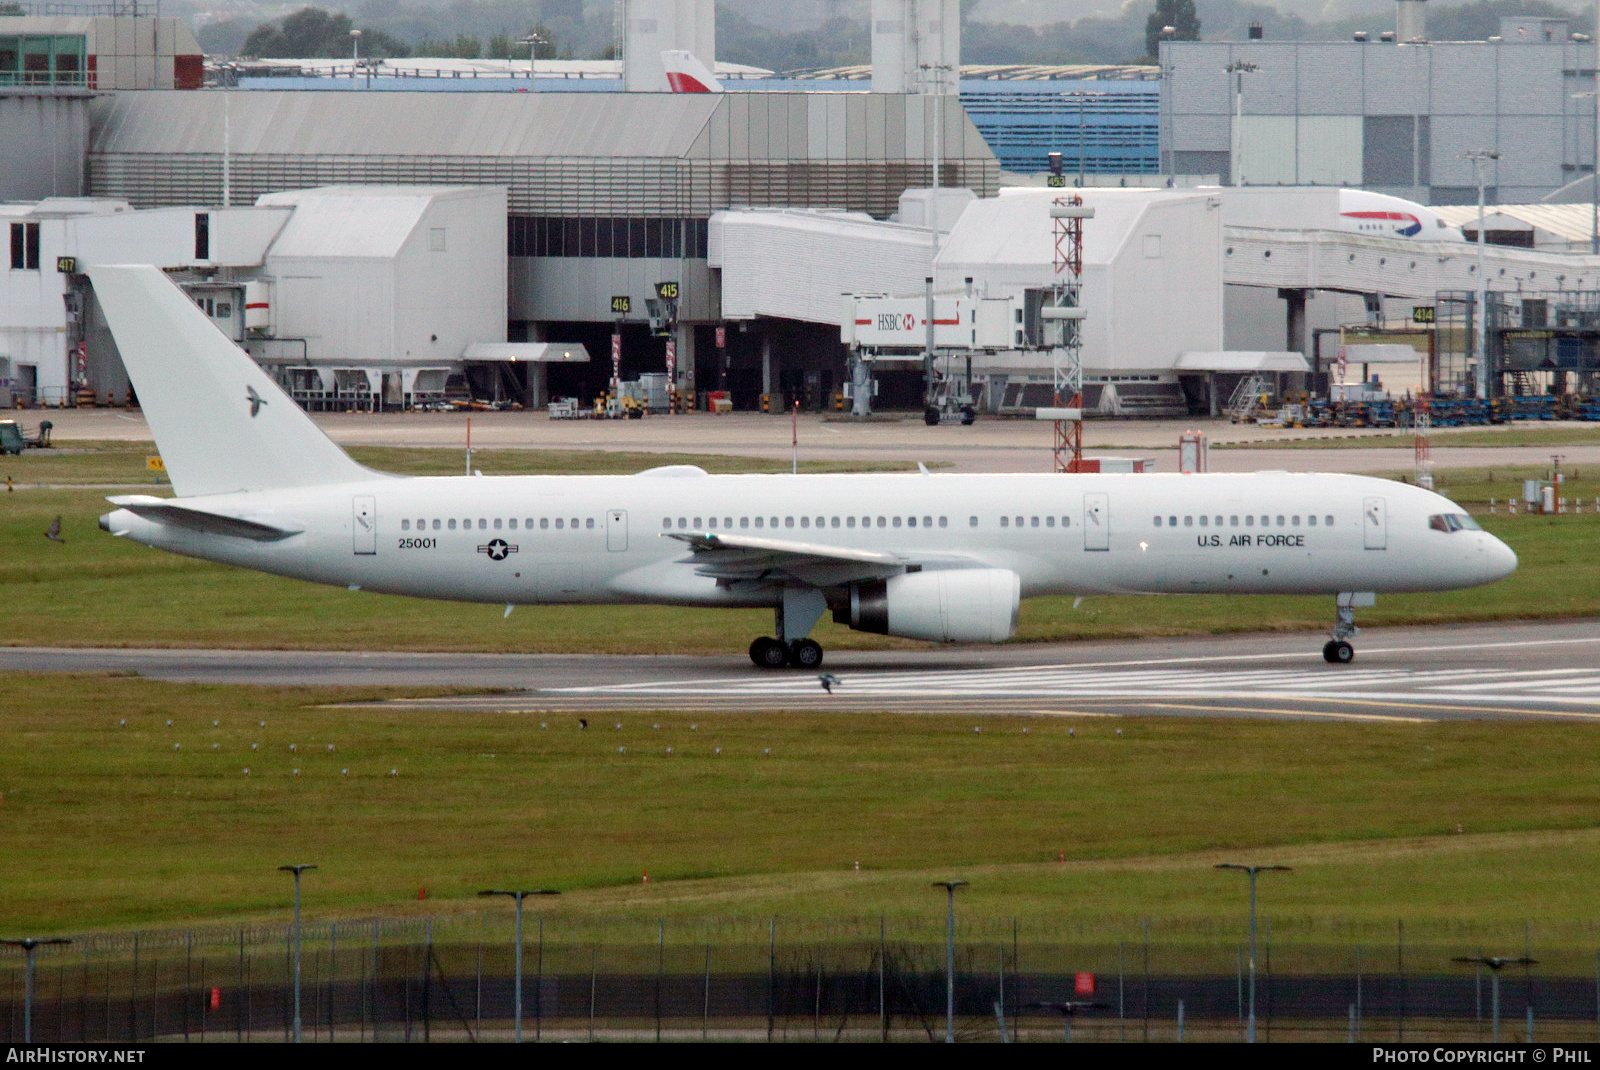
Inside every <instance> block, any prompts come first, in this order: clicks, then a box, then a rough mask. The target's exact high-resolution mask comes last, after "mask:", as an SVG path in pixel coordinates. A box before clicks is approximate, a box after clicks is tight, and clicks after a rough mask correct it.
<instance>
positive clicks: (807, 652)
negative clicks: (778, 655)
mask: <svg viewBox="0 0 1600 1070" xmlns="http://www.w3.org/2000/svg"><path fill="white" fill-rule="evenodd" d="M789 664H790V665H793V666H794V667H795V668H797V669H815V668H816V667H817V666H819V665H821V664H822V644H821V643H818V642H817V641H816V640H814V639H796V640H795V641H794V642H793V643H790V644H789Z"/></svg>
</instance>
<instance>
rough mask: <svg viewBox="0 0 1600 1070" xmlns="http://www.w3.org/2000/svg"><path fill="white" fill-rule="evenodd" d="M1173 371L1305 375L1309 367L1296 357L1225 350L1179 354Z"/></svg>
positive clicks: (1269, 352) (1276, 352) (1275, 353)
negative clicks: (1299, 373)
mask: <svg viewBox="0 0 1600 1070" xmlns="http://www.w3.org/2000/svg"><path fill="white" fill-rule="evenodd" d="M1175 368H1176V370H1178V371H1180V372H1308V371H1310V370H1311V365H1309V364H1307V363H1306V358H1305V357H1304V356H1302V355H1301V354H1299V353H1289V352H1283V351H1279V350H1257V349H1229V350H1218V351H1215V352H1206V353H1202V352H1188V353H1182V354H1179V356H1178V363H1177V364H1176V365H1175Z"/></svg>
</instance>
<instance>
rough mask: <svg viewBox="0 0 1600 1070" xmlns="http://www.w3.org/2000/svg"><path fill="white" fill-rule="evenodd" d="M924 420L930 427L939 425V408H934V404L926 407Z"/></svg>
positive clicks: (923, 414) (923, 415)
mask: <svg viewBox="0 0 1600 1070" xmlns="http://www.w3.org/2000/svg"><path fill="white" fill-rule="evenodd" d="M922 422H923V423H925V424H927V425H928V426H929V427H938V426H939V410H938V409H936V408H934V407H933V406H932V405H930V406H928V407H927V408H926V409H923V410H922Z"/></svg>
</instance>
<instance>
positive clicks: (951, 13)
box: [872, 0, 961, 94]
mask: <svg viewBox="0 0 1600 1070" xmlns="http://www.w3.org/2000/svg"><path fill="white" fill-rule="evenodd" d="M960 66H961V0H872V91H873V92H874V93H940V94H951V93H955V92H957V90H956V76H955V72H956V71H957V70H959V69H960Z"/></svg>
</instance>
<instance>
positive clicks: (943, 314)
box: [839, 296, 973, 349]
mask: <svg viewBox="0 0 1600 1070" xmlns="http://www.w3.org/2000/svg"><path fill="white" fill-rule="evenodd" d="M970 304H971V299H970V298H967V297H965V296H949V297H936V298H934V302H933V329H934V332H935V334H934V344H935V345H940V346H970V345H971V344H972V340H973V335H972V316H973V313H972V311H971V309H970V308H969V307H968V306H969V305H970ZM843 311H844V313H845V318H843V319H841V320H840V324H839V325H840V327H841V328H842V333H841V335H840V340H841V341H843V342H844V343H845V344H846V345H854V346H866V347H879V346H883V347H889V348H894V349H921V348H922V346H923V345H924V341H925V340H924V338H923V332H924V331H926V330H927V329H928V302H927V298H926V297H847V298H846V305H845V308H844V309H843Z"/></svg>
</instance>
